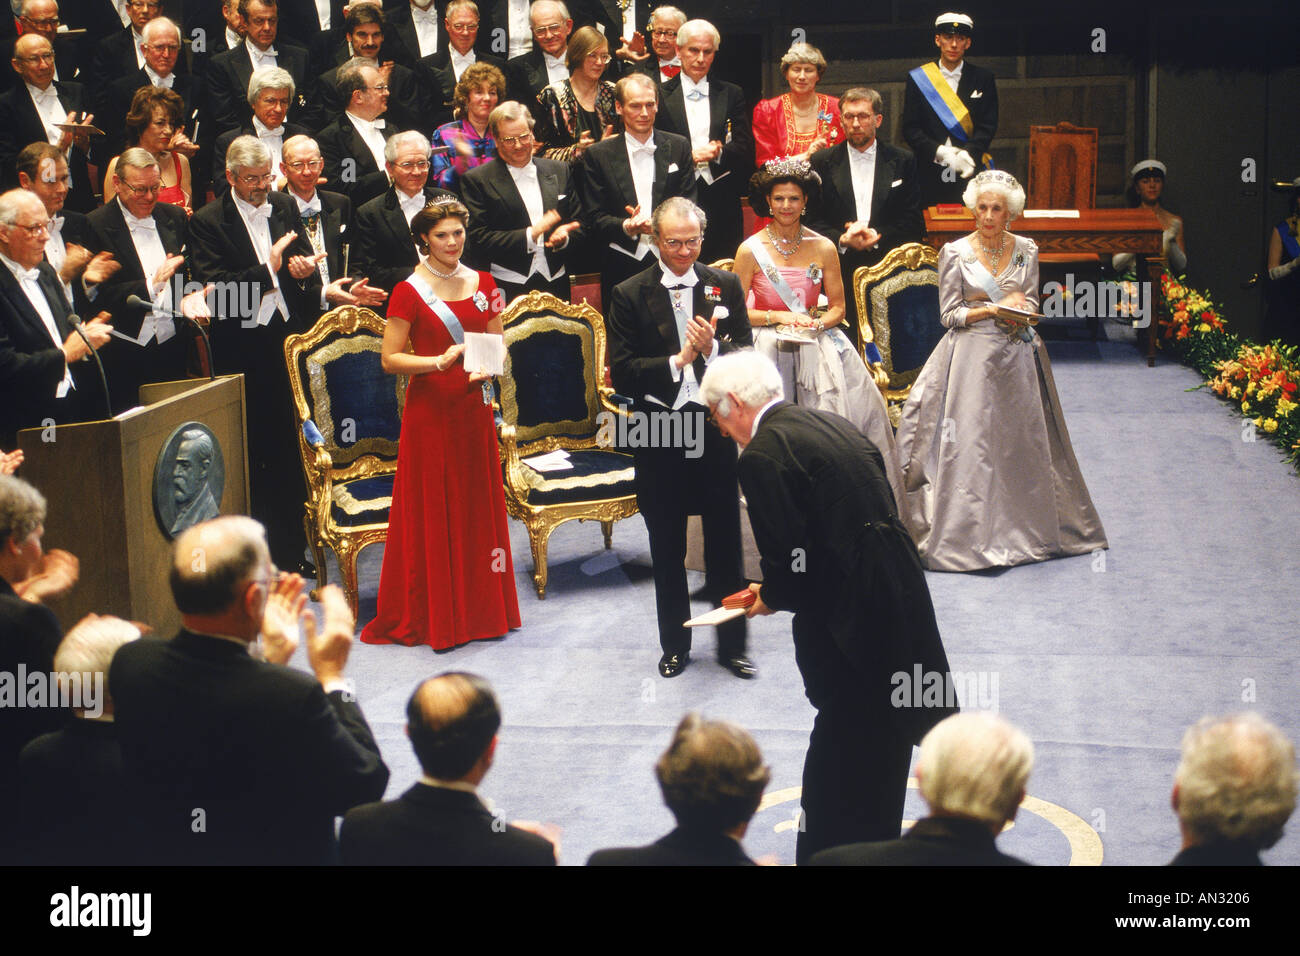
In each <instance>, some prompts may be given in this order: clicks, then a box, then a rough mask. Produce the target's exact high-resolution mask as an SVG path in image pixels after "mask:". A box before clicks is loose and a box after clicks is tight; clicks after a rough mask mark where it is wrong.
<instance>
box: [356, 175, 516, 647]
mask: <svg viewBox="0 0 1300 956" xmlns="http://www.w3.org/2000/svg"><path fill="white" fill-rule="evenodd" d="M468 221H469V213H468V211H467V210H466V209H465V207H464V206H462V205H461V204H460V203H459V202H457V201H455V200H445V201H443V202H433V203H430V204H429V205H427V206H425V207H424V209H422V210H420V212H418V213H416V214H415V217H414V218H413V219H412V220H411V234H412V236H413V237H414V239H415V242H416V245H417V246H419V248H420V251H421V252H422V253H423V254H424V255H425V256H427V258H424V259H421V260H420V264H419V265H418V266H417V267H416V269H415V272H413V273H412V274H411V276H410V277H409V278H407V279H406V280H405V281H403V282H401V283H399V284H398V285H397V287H396V288H395V289H393V292H392V295H391V296H390V297H389V300H388V326H387V329H386V331H385V333H384V346H383V362H384V370H385V371H387V372H390V373H394V374H401V375H409V376H410V377H411V384H410V387H409V388H408V389H407V392H406V409H405V411H404V412H403V415H402V438H401V443H400V445H399V447H398V452H397V477H396V480H395V481H394V482H393V505H392V509H391V511H390V513H389V524H388V541H387V544H386V545H385V547H384V564H383V570H382V571H381V572H380V577H379V608H378V612H377V613H376V616H375V619H374V620H373V621H371V622H370V623H369V624H367V625H366V627H365V629H364V630H363V631H362V632H361V640H363V641H365V642H366V643H368V644H385V643H393V644H406V645H408V646H409V645H412V644H429V645H431V646H432V647H433V648H434V649H435V650H445V649H447V648H451V647H457V646H459V645H461V644H466V643H468V642H470V641H475V640H480V639H483V638H489V637H500V636H501V635H503V634H505V633H506V631H508V630H510V629H512V628H516V627H518V626H519V602H518V599H517V598H516V596H515V576H514V564H513V562H512V561H511V556H510V531H509V528H508V527H507V524H506V521H507V519H506V501H505V491H504V489H503V487H502V484H501V465H500V461H499V459H498V457H497V443H496V433H495V427H494V424H493V420H492V406H491V405H490V404H489V399H488V396H489V394H490V393H489V392H488V390H487V380H486V376H483V375H470V374H468V373H467V372H466V371H465V368H464V365H463V364H462V362H461V357H462V354H463V353H464V351H465V346H464V345H463V344H457V342H456V339H457V338H461V339H462V340H463V333H462V330H463V332H491V333H495V334H497V335H500V334H501V309H502V307H503V304H504V303H503V298H502V296H501V295H500V294H499V293H498V292H497V287H496V284H495V283H494V282H493V281H492V277H491V276H490V275H488V274H487V273H486V272H475V271H474V270H472V269H470V268H468V267H466V266H463V265H461V264H460V256H461V252H462V250H463V249H464V247H465V226H466V223H467V222H468ZM452 330H455V332H456V334H453V331H452ZM408 342H409V343H410V345H411V346H412V349H413V352H414V354H411V353H409V352H407V351H406V348H407V344H408Z"/></svg>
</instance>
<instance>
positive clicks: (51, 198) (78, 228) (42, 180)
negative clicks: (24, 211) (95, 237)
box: [14, 143, 91, 313]
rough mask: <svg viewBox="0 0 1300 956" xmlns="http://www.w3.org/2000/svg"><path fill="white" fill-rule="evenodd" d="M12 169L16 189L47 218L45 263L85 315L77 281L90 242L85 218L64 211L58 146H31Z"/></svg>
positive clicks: (63, 167)
mask: <svg viewBox="0 0 1300 956" xmlns="http://www.w3.org/2000/svg"><path fill="white" fill-rule="evenodd" d="M14 166H15V168H16V169H17V170H18V185H19V187H21V188H22V189H26V190H27V191H28V192H30V193H35V194H36V196H37V197H38V198H39V199H40V200H41V202H42V203H43V204H44V205H45V212H46V214H47V215H48V216H49V217H50V225H49V227H48V230H49V237H48V238H47V239H46V240H45V261H46V262H48V263H49V264H50V265H51V266H53V267H54V271H55V272H56V273H58V276H59V281H60V283H62V285H63V291H64V294H65V295H66V296H67V298H68V301H69V302H71V303H72V304H73V307H74V310H75V311H76V312H79V313H85V312H86V310H87V308H88V306H87V304H86V297H85V293H84V290H83V288H82V286H81V283H79V282H77V281H76V280H78V279H80V278H81V275H82V273H83V272H85V271H86V267H87V266H88V265H89V264H90V260H91V255H90V251H89V248H88V247H89V246H90V242H89V241H88V239H87V232H88V230H87V227H86V216H85V214H83V213H79V212H74V211H73V210H71V209H64V208H63V205H64V203H65V202H66V201H67V198H68V161H67V160H66V159H64V158H63V153H61V152H59V149H58V147H57V146H52V145H51V144H49V143H32V144H31V145H30V146H26V147H24V148H23V151H22V152H21V153H19V154H18V158H17V159H16V160H15V161H14Z"/></svg>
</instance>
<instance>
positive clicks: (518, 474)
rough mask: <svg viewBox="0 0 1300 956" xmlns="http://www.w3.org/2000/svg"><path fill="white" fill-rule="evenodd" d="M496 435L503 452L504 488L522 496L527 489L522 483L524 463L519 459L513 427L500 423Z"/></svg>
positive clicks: (526, 485) (525, 484)
mask: <svg viewBox="0 0 1300 956" xmlns="http://www.w3.org/2000/svg"><path fill="white" fill-rule="evenodd" d="M497 435H498V436H499V438H500V441H501V447H502V449H503V450H504V451H505V465H506V488H507V490H510V491H517V492H518V493H519V494H520V495H521V496H522V494H523V493H524V492H525V491H526V490H527V488H528V483H527V482H526V481H524V463H523V459H521V458H520V457H519V444H518V441H517V440H516V438H515V426H514V425H507V424H506V423H505V422H502V423H501V425H500V426H498V428H497Z"/></svg>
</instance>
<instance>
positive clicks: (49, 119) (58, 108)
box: [23, 83, 68, 146]
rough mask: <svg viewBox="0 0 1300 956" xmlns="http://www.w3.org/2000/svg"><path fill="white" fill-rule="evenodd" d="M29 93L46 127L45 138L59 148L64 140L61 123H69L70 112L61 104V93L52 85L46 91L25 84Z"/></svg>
mask: <svg viewBox="0 0 1300 956" xmlns="http://www.w3.org/2000/svg"><path fill="white" fill-rule="evenodd" d="M23 85H24V86H26V87H27V92H28V94H29V95H30V96H31V98H32V104H33V105H34V106H35V107H36V113H37V115H39V116H40V118H41V123H42V125H44V127H45V138H46V140H47V141H48V142H49V143H50V145H52V146H57V145H58V144H59V140H60V139H62V138H63V130H61V129H59V127H58V125H57V124H59V123H66V122H67V121H68V111H67V110H65V109H64V108H63V104H62V103H60V102H59V93H58V91H57V90H56V89H55V88H54V84H53V83H51V84H50V85H49V86H47V87H46V88H45V89H43V90H41V89H37V88H36V87H34V86H32V85H31V84H30V83H24V84H23Z"/></svg>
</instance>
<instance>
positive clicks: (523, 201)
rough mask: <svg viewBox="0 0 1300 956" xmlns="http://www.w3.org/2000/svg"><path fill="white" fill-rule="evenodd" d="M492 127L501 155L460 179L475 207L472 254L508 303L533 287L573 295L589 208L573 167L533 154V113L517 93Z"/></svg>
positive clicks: (471, 222) (466, 199)
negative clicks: (571, 269) (574, 264)
mask: <svg viewBox="0 0 1300 956" xmlns="http://www.w3.org/2000/svg"><path fill="white" fill-rule="evenodd" d="M488 127H489V128H490V130H491V132H492V136H493V137H494V138H495V139H496V142H497V160H496V162H493V163H488V164H487V165H485V166H480V167H478V168H477V169H472V170H470V171H469V172H468V173H467V174H466V175H465V177H464V178H463V179H462V180H461V196H462V198H463V200H464V202H465V208H466V209H468V210H469V246H468V248H467V250H466V256H465V258H466V259H467V260H469V261H470V262H471V263H472V264H473V266H474V268H476V269H483V270H485V271H487V272H490V273H492V278H494V279H495V280H496V282H497V286H498V287H500V289H501V291H502V292H503V293H505V296H506V301H507V302H508V301H510V300H511V299H513V298H514V297H515V296H517V295H521V294H522V293H524V292H529V291H532V290H534V289H537V290H540V291H542V292H549V293H551V295H554V296H556V297H558V298H560V299H567V298H568V297H569V276H568V272H567V271H566V269H567V266H568V263H569V262H570V260H571V257H572V255H573V253H574V249H575V247H576V246H577V244H578V242H577V240H578V239H580V237H581V233H580V232H579V228H580V227H579V223H578V217H579V216H580V215H581V214H582V208H581V206H580V205H579V202H578V193H577V190H576V189H575V188H574V185H573V175H572V167H570V166H569V164H568V163H561V162H557V161H556V160H553V159H542V158H541V157H536V156H534V155H533V137H532V129H533V117H532V115H531V114H530V113H529V112H528V110H527V109H526V108H525V107H523V106H522V105H520V104H519V103H516V102H514V101H513V100H507V101H506V102H505V103H502V104H501V105H500V106H498V107H497V108H496V109H494V110H493V111H492V115H491V116H490V117H488Z"/></svg>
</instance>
